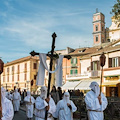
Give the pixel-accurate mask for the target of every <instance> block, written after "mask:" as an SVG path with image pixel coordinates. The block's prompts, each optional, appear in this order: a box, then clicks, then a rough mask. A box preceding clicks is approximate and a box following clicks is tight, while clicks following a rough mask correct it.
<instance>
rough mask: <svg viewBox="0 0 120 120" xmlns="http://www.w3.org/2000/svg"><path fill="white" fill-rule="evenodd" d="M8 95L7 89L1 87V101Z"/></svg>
mask: <svg viewBox="0 0 120 120" xmlns="http://www.w3.org/2000/svg"><path fill="white" fill-rule="evenodd" d="M5 97H6V90H5V89H4V88H3V87H2V88H1V102H2V103H3V102H4V100H5Z"/></svg>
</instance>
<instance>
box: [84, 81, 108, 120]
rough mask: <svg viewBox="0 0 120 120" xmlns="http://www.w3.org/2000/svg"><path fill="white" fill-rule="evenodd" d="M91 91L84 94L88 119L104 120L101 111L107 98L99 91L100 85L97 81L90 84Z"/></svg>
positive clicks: (104, 107)
mask: <svg viewBox="0 0 120 120" xmlns="http://www.w3.org/2000/svg"><path fill="white" fill-rule="evenodd" d="M90 88H91V91H89V92H88V93H87V94H86V96H85V103H86V108H87V114H88V119H89V120H104V114H103V111H104V110H105V109H106V107H107V104H108V102H107V98H106V97H105V96H104V94H103V93H102V92H101V93H100V87H99V85H98V83H97V82H92V83H91V84H90Z"/></svg>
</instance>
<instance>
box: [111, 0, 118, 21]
mask: <svg viewBox="0 0 120 120" xmlns="http://www.w3.org/2000/svg"><path fill="white" fill-rule="evenodd" d="M110 13H111V14H113V16H114V17H115V19H117V20H119V21H120V0H117V3H115V4H114V6H113V8H112V11H111V12H110Z"/></svg>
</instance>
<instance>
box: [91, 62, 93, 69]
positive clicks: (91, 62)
mask: <svg viewBox="0 0 120 120" xmlns="http://www.w3.org/2000/svg"><path fill="white" fill-rule="evenodd" d="M91 70H93V62H91Z"/></svg>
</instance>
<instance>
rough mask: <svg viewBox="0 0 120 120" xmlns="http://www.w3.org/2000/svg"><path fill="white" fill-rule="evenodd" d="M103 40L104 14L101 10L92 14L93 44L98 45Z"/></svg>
mask: <svg viewBox="0 0 120 120" xmlns="http://www.w3.org/2000/svg"><path fill="white" fill-rule="evenodd" d="M104 42H105V16H104V14H102V13H101V12H98V9H96V13H95V14H93V46H99V45H101V44H102V43H104Z"/></svg>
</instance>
